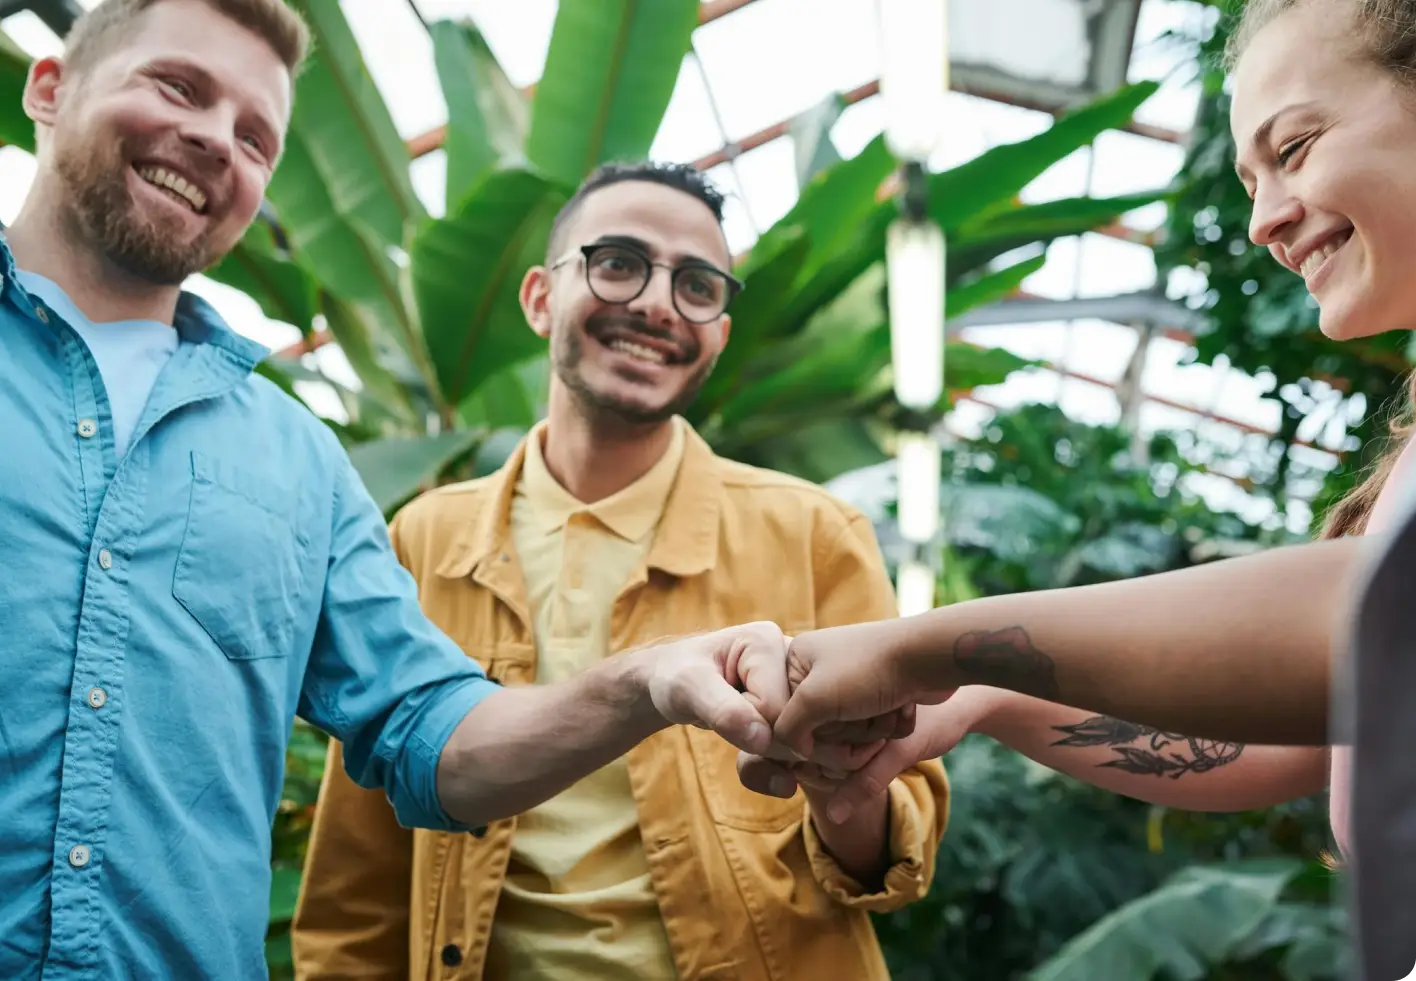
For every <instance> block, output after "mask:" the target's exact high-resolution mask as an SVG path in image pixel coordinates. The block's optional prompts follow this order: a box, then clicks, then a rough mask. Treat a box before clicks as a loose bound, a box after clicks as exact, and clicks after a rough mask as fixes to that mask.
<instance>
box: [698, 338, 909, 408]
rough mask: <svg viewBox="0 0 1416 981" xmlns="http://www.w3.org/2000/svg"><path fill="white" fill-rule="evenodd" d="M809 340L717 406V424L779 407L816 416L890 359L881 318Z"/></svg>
mask: <svg viewBox="0 0 1416 981" xmlns="http://www.w3.org/2000/svg"><path fill="white" fill-rule="evenodd" d="M802 340H803V341H805V340H806V339H805V338H803V339H802ZM810 340H811V341H812V343H811V345H810V347H811V348H812V350H811V351H810V352H809V353H808V352H807V351H805V350H803V351H801V355H800V356H798V357H793V358H790V359H788V360H787V363H786V364H784V365H782V366H781V367H780V368H779V369H778V370H776V371H774V372H773V373H772V374H771V376H770V377H764V378H757V379H755V380H754V381H753V383H752V384H751V385H744V386H743V387H742V388H741V389H740V390H739V391H738V392H737V393H736V394H735V395H734V396H733V397H732V398H731V399H729V400H727V401H726V402H725V403H724V404H723V405H722V406H721V407H720V409H719V410H718V414H719V416H720V417H721V420H722V424H723V425H724V426H727V427H732V426H736V425H740V424H742V423H743V422H744V421H745V420H747V419H749V418H751V417H753V416H762V415H765V414H768V413H773V412H781V411H783V410H785V411H786V412H787V413H789V414H792V415H796V414H798V413H806V414H815V415H818V416H819V414H820V413H821V412H823V411H824V410H825V409H826V408H827V406H828V405H829V404H830V403H832V402H837V401H840V400H850V399H851V398H852V397H853V396H855V395H856V394H857V393H858V392H859V391H860V390H861V389H862V388H863V387H864V386H866V385H868V384H869V382H870V381H871V380H872V379H873V378H874V376H875V375H877V374H878V373H879V372H880V371H881V370H882V369H883V368H884V367H885V366H886V365H887V364H889V362H890V332H889V330H888V329H886V328H885V327H884V325H882V324H871V323H868V322H867V323H862V324H856V325H853V326H851V327H850V328H849V329H843V330H840V331H836V332H835V333H834V335H832V336H828V337H812V338H810ZM801 346H802V345H796V347H801Z"/></svg>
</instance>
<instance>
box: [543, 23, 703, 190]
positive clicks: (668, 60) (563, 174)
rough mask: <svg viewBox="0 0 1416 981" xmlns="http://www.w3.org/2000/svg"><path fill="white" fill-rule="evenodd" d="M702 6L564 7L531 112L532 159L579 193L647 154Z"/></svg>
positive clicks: (557, 179)
mask: <svg viewBox="0 0 1416 981" xmlns="http://www.w3.org/2000/svg"><path fill="white" fill-rule="evenodd" d="M696 26H698V0H561V2H560V4H559V5H558V6H557V8H556V21H555V27H554V28H553V29H552V32H551V44H550V49H549V51H548V52H547V54H546V70H545V74H543V75H542V76H541V80H540V81H539V82H538V83H537V84H536V94H535V96H534V97H533V99H532V104H531V132H530V134H529V135H528V136H527V139H526V155H527V156H528V157H529V158H530V160H531V163H532V164H533V165H534V166H535V167H536V168H538V169H539V170H540V171H541V172H542V173H544V174H546V175H547V176H548V177H550V178H551V179H552V180H555V181H559V182H560V183H562V184H564V185H566V186H567V187H574V186H575V185H577V184H579V183H580V181H581V179H582V178H584V177H585V175H586V174H588V173H589V172H590V171H592V170H594V169H595V167H596V166H598V165H599V164H601V163H604V162H606V161H610V160H638V159H642V158H643V157H646V156H648V154H649V147H650V146H651V145H652V144H653V142H654V136H655V134H656V133H658V131H659V122H660V120H662V119H663V118H664V111H665V110H666V109H668V107H669V98H670V97H671V96H672V95H673V92H674V84H675V83H676V82H677V80H678V74H679V68H680V67H681V65H682V64H683V57H684V55H685V54H687V53H688V50H689V42H690V38H691V37H692V34H693V29H694V28H695V27H696Z"/></svg>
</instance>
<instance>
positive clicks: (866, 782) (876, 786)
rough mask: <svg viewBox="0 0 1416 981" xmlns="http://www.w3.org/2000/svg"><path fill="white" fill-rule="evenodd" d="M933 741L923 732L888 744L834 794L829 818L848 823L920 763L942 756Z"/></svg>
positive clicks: (829, 803) (829, 808)
mask: <svg viewBox="0 0 1416 981" xmlns="http://www.w3.org/2000/svg"><path fill="white" fill-rule="evenodd" d="M930 742H932V740H930V739H928V738H926V737H925V736H924V735H922V734H919V733H916V734H914V735H911V736H907V737H906V738H904V739H893V740H890V741H889V742H887V743H886V744H885V746H884V748H882V749H881V750H880V752H878V753H876V754H875V757H874V758H873V759H872V760H871V761H870V762H869V763H867V764H866V765H865V766H863V767H861V768H860V769H859V770H857V771H855V772H854V773H852V774H850V775H849V776H847V777H846V779H845V780H844V781H843V782H842V783H841V786H840V787H839V788H838V789H837V790H836V792H835V793H834V794H832V795H831V799H830V801H828V802H827V804H826V816H827V817H829V818H830V819H831V820H832V821H834V822H835V823H837V824H840V823H842V822H844V821H846V820H847V819H848V818H849V817H850V816H851V815H852V814H853V813H855V811H857V810H858V809H860V808H861V807H864V806H865V805H866V804H868V803H870V802H871V801H872V800H874V799H875V798H876V797H879V796H880V795H881V794H883V793H885V792H886V791H887V790H888V789H889V787H890V782H891V781H892V780H894V779H895V778H896V777H898V776H899V775H900V774H901V773H904V772H905V771H906V770H908V769H909V768H910V767H912V766H914V765H915V764H916V763H918V762H919V761H920V760H928V759H933V758H934V757H936V756H939V755H941V753H939V752H936V751H935V749H934V747H933V746H931V745H929V744H930Z"/></svg>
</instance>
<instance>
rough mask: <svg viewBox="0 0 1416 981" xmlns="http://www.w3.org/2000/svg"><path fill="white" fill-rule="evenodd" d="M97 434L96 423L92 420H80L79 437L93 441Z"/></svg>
mask: <svg viewBox="0 0 1416 981" xmlns="http://www.w3.org/2000/svg"><path fill="white" fill-rule="evenodd" d="M97 432H98V423H96V422H94V421H93V420H92V419H80V420H79V435H80V436H82V437H83V438H84V439H92V438H93V436H94V434H95V433H97Z"/></svg>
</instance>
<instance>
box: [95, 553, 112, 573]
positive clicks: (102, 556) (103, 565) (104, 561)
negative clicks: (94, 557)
mask: <svg viewBox="0 0 1416 981" xmlns="http://www.w3.org/2000/svg"><path fill="white" fill-rule="evenodd" d="M98 567H99V568H100V569H111V568H113V553H112V552H110V551H108V549H106V548H101V549H99V550H98Z"/></svg>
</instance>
